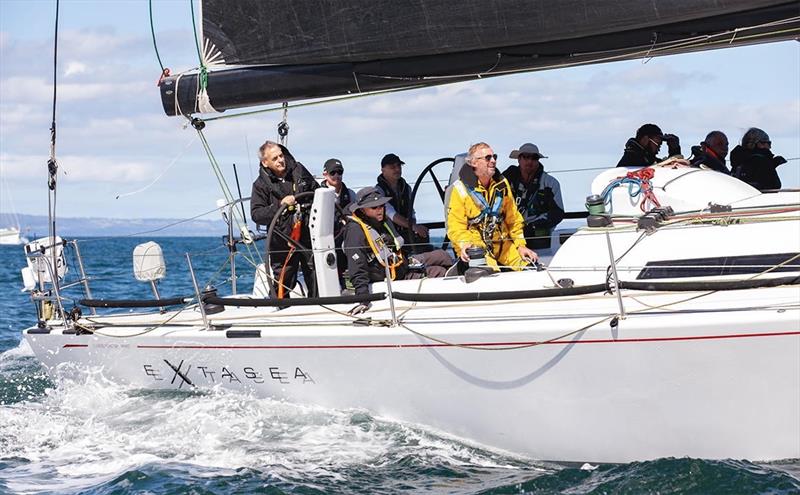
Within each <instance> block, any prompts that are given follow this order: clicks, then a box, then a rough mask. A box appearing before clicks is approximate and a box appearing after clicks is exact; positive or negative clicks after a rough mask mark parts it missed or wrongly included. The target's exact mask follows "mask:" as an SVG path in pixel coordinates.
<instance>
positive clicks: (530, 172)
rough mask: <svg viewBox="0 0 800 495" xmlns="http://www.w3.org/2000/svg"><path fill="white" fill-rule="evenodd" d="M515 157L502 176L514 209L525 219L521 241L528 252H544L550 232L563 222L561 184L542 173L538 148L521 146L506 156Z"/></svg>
mask: <svg viewBox="0 0 800 495" xmlns="http://www.w3.org/2000/svg"><path fill="white" fill-rule="evenodd" d="M508 157H509V158H516V160H517V163H518V165H511V166H510V167H508V168H507V169H506V170H505V171H504V172H503V175H504V176H505V178H506V179H508V182H509V184H511V190H512V191H513V192H514V198H515V200H516V203H517V209H518V210H519V213H520V214H521V215H522V218H523V219H524V220H525V230H524V232H525V239H526V242H527V246H528V247H529V248H531V249H548V248H549V247H550V233H551V232H552V230H553V229H554V228H555V226H556V225H558V224H559V222H561V220H563V219H564V202H563V200H562V199H561V184H559V183H558V180H556V179H555V178H554V177H553V176H551V175H550V174H548V173H547V172H545V171H544V166H543V165H542V163H541V161H540V160H541V159H542V158H547V157H546V156H544V155H542V154H541V153H540V152H539V147H538V146H536V145H535V144H533V143H525V144H523V145H522V146H520V147H519V149H518V150H514V151H512V152H511V154H509V155H508Z"/></svg>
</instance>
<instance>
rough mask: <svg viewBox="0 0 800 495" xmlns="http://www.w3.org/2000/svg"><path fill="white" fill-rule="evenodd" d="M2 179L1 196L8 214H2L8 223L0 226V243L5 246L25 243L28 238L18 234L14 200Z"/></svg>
mask: <svg viewBox="0 0 800 495" xmlns="http://www.w3.org/2000/svg"><path fill="white" fill-rule="evenodd" d="M0 181H2V196H3V198H4V200H5V201H6V202H7V203H8V210H7V211H8V214H4V215H3V217H5V218H4V220H5V221H6V222H7V223H8V224H9V225H7V226H5V227H0V245H6V246H9V245H10V246H19V245H22V244H27V243H28V239H27V238H25V237H23V236H22V235H20V233H21V230H20V225H19V218H18V217H17V212H16V211H15V210H14V200H13V199H12V198H11V189H10V188H9V187H8V184H6V180H5V177H0Z"/></svg>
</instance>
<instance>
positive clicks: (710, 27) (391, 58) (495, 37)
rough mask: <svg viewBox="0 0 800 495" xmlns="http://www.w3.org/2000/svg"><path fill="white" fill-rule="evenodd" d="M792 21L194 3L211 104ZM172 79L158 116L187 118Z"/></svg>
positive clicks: (428, 80)
mask: <svg viewBox="0 0 800 495" xmlns="http://www.w3.org/2000/svg"><path fill="white" fill-rule="evenodd" d="M799 18H800V2H797V1H791V2H787V1H776V0H673V1H664V0H662V1H659V0H656V1H648V2H643V1H640V0H624V1H623V0H618V1H608V0H560V1H553V0H549V1H546V0H533V1H531V0H528V1H525V0H494V1H492V0H460V1H442V0H411V1H396V0H395V1H385V0H371V1H367V0H346V1H343V0H295V1H291V0H282V1H268V0H237V1H235V2H230V1H225V0H204V1H203V31H204V37H205V38H206V40H207V41H208V42H209V46H211V45H213V47H214V54H217V55H218V57H219V58H221V59H224V63H225V65H227V66H231V67H235V68H230V69H223V70H219V71H212V72H211V73H210V74H209V79H208V88H207V89H208V94H209V97H210V100H211V103H212V105H213V106H214V108H216V109H217V110H225V109H230V108H241V107H247V106H252V105H259V104H266V103H271V102H280V101H292V100H298V99H307V98H317V97H325V96H335V95H342V94H349V93H358V92H366V91H375V90H380V89H390V88H402V87H411V86H429V85H435V84H443V83H448V82H456V81H462V80H468V79H472V78H475V77H478V76H480V77H490V76H494V75H500V74H502V73H504V72H508V71H518V70H542V69H547V68H554V67H560V66H565V65H579V64H588V63H598V62H602V61H608V60H622V59H625V58H636V57H643V56H645V54H651V55H664V54H673V53H681V52H686V51H692V50H701V49H710V48H721V47H727V46H732V45H736V44H747V43H762V42H766V41H775V40H780V39H792V38H797V37H798V36H800V20H798V19H799ZM754 26H757V27H754ZM685 40H690V41H689V42H685V43H684V41H685ZM679 41H680V43H677V42H679ZM217 52H218V53H217ZM175 83H176V77H174V76H173V77H172V78H167V79H166V80H165V81H164V83H163V84H162V86H161V91H162V102H163V104H164V109H165V111H166V112H167V114H169V115H175V114H180V113H183V114H190V113H196V112H197V110H198V107H197V101H196V99H197V98H196V94H195V93H196V90H197V76H196V75H185V76H183V77H182V79H181V81H179V85H178V88H177V90H176V88H175Z"/></svg>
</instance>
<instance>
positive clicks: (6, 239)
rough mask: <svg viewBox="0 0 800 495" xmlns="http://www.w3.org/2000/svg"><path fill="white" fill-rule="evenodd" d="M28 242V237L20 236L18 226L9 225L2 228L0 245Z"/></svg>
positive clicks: (17, 244) (16, 244)
mask: <svg viewBox="0 0 800 495" xmlns="http://www.w3.org/2000/svg"><path fill="white" fill-rule="evenodd" d="M27 242H28V239H26V238H24V237H20V235H19V229H18V228H16V227H7V228H3V229H0V245H5V246H19V245H21V244H25V243H27Z"/></svg>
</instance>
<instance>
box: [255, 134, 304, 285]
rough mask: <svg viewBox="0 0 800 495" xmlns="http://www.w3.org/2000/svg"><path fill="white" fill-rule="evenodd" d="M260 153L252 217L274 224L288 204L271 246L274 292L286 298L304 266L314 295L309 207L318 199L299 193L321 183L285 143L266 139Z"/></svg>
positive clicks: (256, 220) (263, 222)
mask: <svg viewBox="0 0 800 495" xmlns="http://www.w3.org/2000/svg"><path fill="white" fill-rule="evenodd" d="M258 152H259V160H260V162H261V167H260V168H259V170H258V177H257V178H256V180H255V182H253V190H252V194H251V195H250V196H251V199H250V218H252V219H253V221H254V222H255V223H256V224H258V225H270V223H272V220H273V219H274V218H275V215H276V214H277V213H278V210H280V209H281V207H283V206H285V207H286V208H285V209H284V210H283V213H281V216H280V217H279V218H278V220H277V223H276V224H275V232H274V235H273V236H272V239H271V241H270V245H269V252H270V259H269V262H270V264H271V266H272V275H273V277H274V283H273V294H274V295H275V296H277V297H279V298H283V297H285V296H286V295H287V294H288V293H289V291H291V290H292V289H293V288H294V286H295V283H296V282H297V269H298V268H301V269H302V270H303V279H304V280H305V282H306V286H307V287H308V294H309V295H314V294H315V293H316V280H315V279H314V258H313V256H312V253H311V251H310V248H311V233H310V232H309V230H308V207H309V205H310V204H311V203H312V202H313V200H314V198H313V196H312V195H308V197H306V198H302V199H301V200H300V201H298V200H297V199H296V196H297V195H299V194H301V193H305V192H311V191H314V190H315V189H316V188H318V187H319V184H317V182H316V181H315V180H314V177H313V176H312V175H311V174H310V173H309V171H308V170H306V168H305V167H304V166H303V164H302V163H300V162H298V161H296V160H295V159H294V157H293V156H292V154H291V153H289V150H288V149H286V147H284V146H283V145H280V144H278V143H274V142H272V141H266V142H265V143H264V144H262V145H261V147H259V149H258ZM289 239H291V241H290V240H289ZM298 246H302V247H298ZM303 248H306V249H303ZM307 249H308V250H307Z"/></svg>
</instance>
